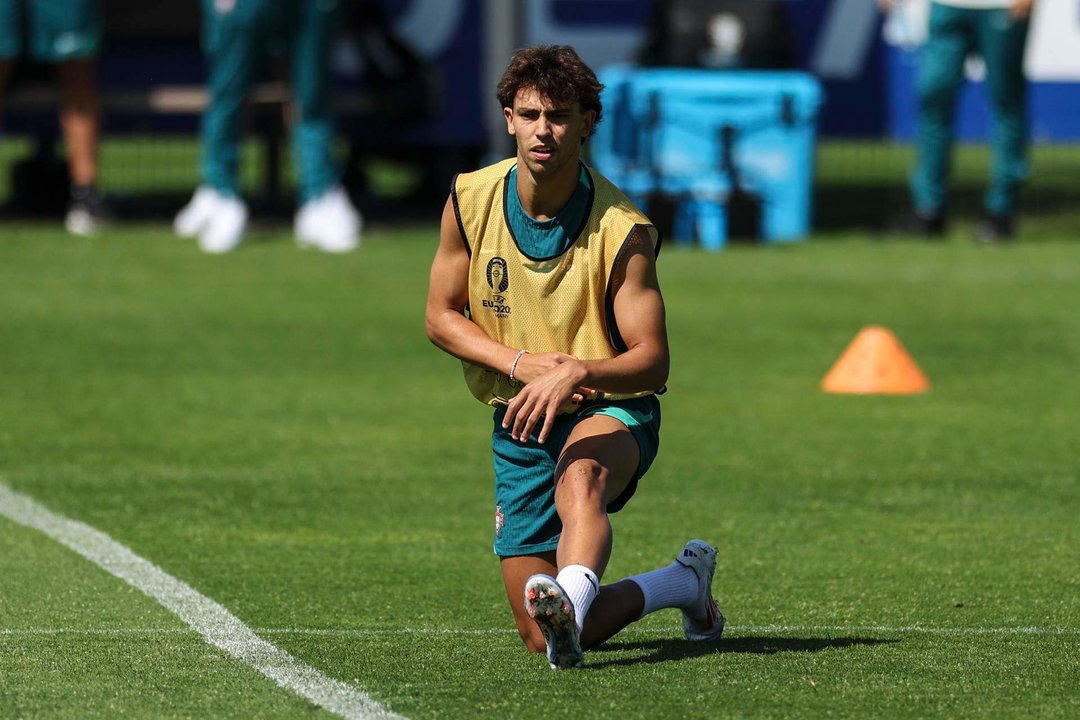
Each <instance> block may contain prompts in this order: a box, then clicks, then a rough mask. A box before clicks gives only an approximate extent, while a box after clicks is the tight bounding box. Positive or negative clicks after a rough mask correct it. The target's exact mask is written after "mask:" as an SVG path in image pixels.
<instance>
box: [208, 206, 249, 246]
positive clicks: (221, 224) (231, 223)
mask: <svg viewBox="0 0 1080 720" xmlns="http://www.w3.org/2000/svg"><path fill="white" fill-rule="evenodd" d="M247 221H248V209H247V205H245V204H244V201H243V200H241V199H240V198H238V197H222V198H221V199H220V200H219V201H218V203H217V204H216V206H215V207H214V211H213V214H212V215H211V216H210V219H209V220H208V221H207V223H206V224H205V226H204V227H203V229H202V232H200V233H199V247H200V248H201V249H202V251H203V252H205V253H210V254H212V255H220V254H222V253H227V252H231V251H233V250H235V249H236V246H237V245H239V244H240V243H241V242H243V240H244V231H245V230H247Z"/></svg>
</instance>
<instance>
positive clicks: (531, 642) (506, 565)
mask: <svg viewBox="0 0 1080 720" xmlns="http://www.w3.org/2000/svg"><path fill="white" fill-rule="evenodd" d="M501 565H502V576H503V585H504V586H505V587H506V597H507V599H508V600H509V601H510V609H511V610H513V612H514V625H515V626H516V627H517V631H518V634H519V635H520V636H521V639H522V641H523V642H524V643H525V647H527V648H528V649H529V652H536V653H539V652H544V650H545V649H546V648H547V643H546V642H545V641H544V634H543V633H542V632H541V631H540V628H539V627H538V626H537V624H536V622H535V621H534V620H533V619H532V618H531V617H529V613H528V612H527V611H526V609H525V602H524V598H525V583H526V582H528V580H529V578H530V577H532V576H533V575H550V576H551V577H555V574H556V573H557V568H556V567H555V553H554V552H546V553H540V554H538V555H520V556H517V557H504V558H501Z"/></svg>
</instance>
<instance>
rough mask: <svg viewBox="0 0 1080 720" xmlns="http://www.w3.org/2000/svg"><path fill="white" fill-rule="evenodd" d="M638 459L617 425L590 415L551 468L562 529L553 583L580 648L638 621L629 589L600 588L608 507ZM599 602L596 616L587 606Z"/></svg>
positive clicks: (608, 551) (631, 439)
mask: <svg viewBox="0 0 1080 720" xmlns="http://www.w3.org/2000/svg"><path fill="white" fill-rule="evenodd" d="M639 458H640V449H639V448H638V444H637V440H635V438H634V436H633V435H632V434H631V432H630V431H629V430H628V429H627V428H626V426H625V425H624V424H623V423H622V422H620V421H619V420H617V419H615V418H612V417H609V416H604V415H595V416H592V417H588V418H586V419H584V420H582V421H581V422H579V423H578V424H577V425H576V426H575V428H574V430H573V431H572V432H571V433H570V436H569V437H568V438H567V441H566V444H565V445H564V447H563V451H562V455H561V456H560V458H559V464H558V466H557V468H556V472H555V476H556V481H555V482H556V484H555V507H556V509H557V510H558V512H559V518H560V520H561V521H562V524H563V530H562V534H561V536H560V540H559V548H558V551H557V558H558V565H559V575H558V578H557V579H558V581H559V583H560V584H561V585H562V586H563V587H564V588H565V590H566V592H567V594H568V595H569V596H570V598H571V600H572V601H573V604H574V608H575V611H576V615H577V623H578V627H579V628H580V629H581V631H582V634H583V644H584V645H585V646H591V645H594V644H596V643H597V642H601V641H602V640H603V639H606V638H608V637H610V636H611V635H613V634H615V633H616V632H618V631H619V630H621V629H622V628H623V627H625V626H626V625H627V624H629V623H630V622H633V621H634V620H636V619H637V618H638V617H639V616H640V607H637V604H636V595H635V594H634V593H633V590H632V589H630V590H629V592H627V590H628V589H627V588H615V589H606V588H605V589H604V590H603V592H601V588H600V577H601V576H602V575H603V572H604V570H605V568H606V567H607V563H608V559H609V558H610V556H611V544H612V541H611V523H610V521H609V520H608V515H607V506H608V504H609V503H611V502H612V501H613V500H615V499H616V498H617V497H619V495H621V494H622V492H623V491H624V490H625V489H626V488H627V486H628V485H629V484H630V482H631V480H633V477H634V473H635V472H637V468H638V462H639ZM598 598H602V603H601V612H600V613H598V614H594V613H593V612H591V607H592V605H593V603H594V602H595V601H596V600H597V599H598ZM594 626H595V628H594ZM601 636H602V637H601ZM597 638H599V639H597Z"/></svg>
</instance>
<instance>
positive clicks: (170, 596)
mask: <svg viewBox="0 0 1080 720" xmlns="http://www.w3.org/2000/svg"><path fill="white" fill-rule="evenodd" d="M0 515H3V516H4V517H7V518H8V519H9V520H11V521H12V522H15V523H17V524H19V525H25V526H26V527H28V528H33V529H34V530H40V531H41V532H43V533H45V534H46V535H48V536H49V537H51V538H52V539H53V540H56V541H57V542H59V543H61V544H63V545H66V546H67V547H69V548H70V549H72V550H74V551H75V552H76V553H78V554H79V555H82V556H83V557H84V558H86V559H87V560H89V561H90V562H92V563H94V564H95V565H98V566H100V567H101V568H103V569H105V570H106V571H108V572H110V573H112V574H113V575H115V576H116V577H118V578H120V579H121V580H123V581H124V582H126V583H128V584H129V585H131V586H133V587H135V588H137V589H139V590H141V591H142V592H144V593H146V594H147V595H149V596H150V597H152V598H153V599H154V600H157V601H158V602H159V603H161V604H162V605H163V606H165V608H166V609H167V610H169V611H170V612H172V613H173V614H175V615H176V616H177V617H179V618H180V619H181V620H183V621H184V622H185V623H187V624H188V625H189V626H191V629H192V630H194V631H195V632H197V633H199V634H200V635H202V636H203V638H205V640H206V642H208V643H209V644H211V645H213V646H214V647H217V648H220V649H221V650H224V651H225V652H226V653H228V654H229V655H231V656H233V657H234V658H236V659H237V660H240V661H241V662H243V663H245V664H246V665H249V666H251V667H252V668H254V669H256V670H258V671H259V672H261V673H262V674H263V675H265V676H266V677H268V678H270V679H271V680H273V681H274V682H276V683H277V684H278V685H280V686H281V687H283V688H285V689H286V690H291V691H292V692H294V693H296V694H297V695H300V696H301V697H304V698H306V699H308V700H309V701H311V702H313V703H314V704H316V705H318V706H319V707H321V708H323V709H324V710H328V711H330V712H332V713H335V714H337V715H340V716H341V717H344V718H349V719H350V720H353V719H355V720H369V719H375V718H378V719H379V720H390V719H391V718H394V719H399V718H400V719H401V720H404V719H403V718H401V716H400V715H396V714H394V713H392V712H390V711H389V710H387V709H386V708H384V707H383V706H382V705H380V704H379V703H377V702H376V701H375V700H373V699H372V698H371V697H369V696H368V695H367V694H366V693H364V692H362V691H360V690H358V689H356V688H354V687H352V686H350V685H347V684H345V683H343V682H341V681H340V680H335V679H333V678H329V677H327V676H325V675H323V674H322V673H320V672H319V671H318V670H316V669H315V668H313V667H311V666H310V665H307V664H305V663H303V662H300V661H299V660H297V659H296V658H294V657H292V656H291V655H289V654H288V653H287V652H285V651H284V650H280V649H278V648H277V647H275V646H274V645H271V644H270V643H268V642H267V641H265V640H263V639H262V638H260V637H259V636H258V635H256V634H255V632H254V631H252V630H251V629H250V628H249V627H248V626H247V625H244V623H242V622H241V621H240V619H239V618H237V617H236V616H235V615H233V614H232V613H230V612H229V611H228V610H226V609H225V608H224V607H222V606H221V605H219V604H218V603H217V602H215V601H214V600H211V599H210V598H208V597H206V596H205V595H202V594H200V593H199V592H198V591H196V590H195V589H193V588H192V587H191V586H190V585H188V584H187V583H185V582H184V581H182V580H178V579H176V578H174V577H173V576H172V575H169V574H168V573H167V572H165V571H164V570H162V569H161V568H159V567H157V566H156V565H154V564H153V563H151V562H150V561H148V560H146V559H144V558H142V557H139V556H138V555H136V554H135V553H133V552H132V551H131V550H129V549H128V548H126V547H124V546H123V545H121V544H120V543H118V542H116V541H115V540H113V539H112V538H110V537H109V536H108V535H106V534H105V533H103V532H101V531H100V530H95V529H94V528H92V527H90V526H89V525H85V524H83V523H81V522H78V521H75V520H69V519H68V518H65V517H63V516H61V515H57V514H56V513H53V512H52V511H50V510H48V509H47V508H45V507H43V506H41V505H39V504H38V503H37V502H35V501H34V500H32V499H31V498H29V497H27V496H26V495H22V494H20V493H17V492H15V491H14V490H11V489H10V488H8V487H7V486H5V485H3V484H0ZM167 631H168V632H176V630H173V629H168V630H167ZM156 632H160V631H156ZM4 634H14V633H9V632H5V633H4ZM20 634H21V633H20Z"/></svg>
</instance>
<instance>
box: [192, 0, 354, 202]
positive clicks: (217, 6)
mask: <svg viewBox="0 0 1080 720" xmlns="http://www.w3.org/2000/svg"><path fill="white" fill-rule="evenodd" d="M202 9H203V50H204V53H205V56H206V61H207V67H208V71H209V78H208V80H207V90H208V92H209V96H210V102H209V105H208V107H207V109H206V112H205V113H204V114H203V118H202V130H201V134H202V144H203V149H202V152H203V156H202V168H201V172H202V180H203V182H204V183H205V184H207V185H210V186H211V187H213V188H214V189H216V190H217V191H218V192H221V193H222V194H225V195H236V194H237V192H238V179H237V170H238V165H239V156H240V144H241V139H242V135H243V115H244V112H243V111H244V104H245V102H246V100H247V96H248V92H249V91H250V89H251V86H252V83H253V82H254V80H255V79H256V78H257V76H258V72H259V70H260V68H261V67H262V64H263V61H264V60H265V59H266V57H267V55H269V54H275V53H277V52H279V51H280V52H282V53H283V54H284V55H285V57H287V58H288V63H289V71H290V72H289V74H290V85H291V92H292V99H293V106H294V108H293V110H294V120H293V125H292V137H291V144H292V153H293V160H294V162H295V163H296V166H297V170H298V174H299V180H300V187H299V196H300V197H299V200H300V202H301V203H303V202H306V201H307V200H310V199H312V198H315V197H318V196H319V195H321V194H322V193H323V192H325V191H326V190H328V189H329V188H331V187H333V186H334V185H336V184H337V183H338V182H339V180H340V168H339V166H338V163H337V162H336V160H335V159H334V156H333V148H332V144H333V138H334V125H333V120H332V116H331V111H330V51H331V41H332V39H333V34H334V31H335V29H336V27H337V25H336V24H337V22H338V18H339V16H340V12H339V11H340V2H339V0H202Z"/></svg>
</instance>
